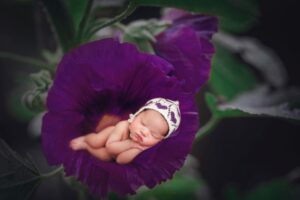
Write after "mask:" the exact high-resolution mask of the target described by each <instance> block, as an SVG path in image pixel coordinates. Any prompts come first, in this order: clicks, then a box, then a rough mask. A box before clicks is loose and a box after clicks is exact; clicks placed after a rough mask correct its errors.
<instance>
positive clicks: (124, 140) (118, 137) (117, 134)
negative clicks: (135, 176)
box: [105, 121, 133, 155]
mask: <svg viewBox="0 0 300 200" xmlns="http://www.w3.org/2000/svg"><path fill="white" fill-rule="evenodd" d="M128 126H129V123H128V121H122V122H119V123H118V124H117V125H116V128H115V130H114V131H113V133H112V134H111V135H110V137H109V138H108V139H107V142H106V146H105V147H106V149H107V151H108V152H109V153H110V154H112V155H118V154H119V153H122V152H123V151H126V150H128V149H130V148H131V147H132V144H133V142H132V141H131V140H130V139H128Z"/></svg>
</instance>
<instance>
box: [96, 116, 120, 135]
mask: <svg viewBox="0 0 300 200" xmlns="http://www.w3.org/2000/svg"><path fill="white" fill-rule="evenodd" d="M121 120H122V118H121V117H120V116H117V115H113V114H105V115H103V116H102V117H101V118H100V120H99V122H98V123H97V126H96V130H95V131H96V132H99V131H101V130H102V129H104V128H106V127H108V126H114V125H116V124H117V123H118V122H119V121H121Z"/></svg>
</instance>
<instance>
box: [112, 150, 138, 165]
mask: <svg viewBox="0 0 300 200" xmlns="http://www.w3.org/2000/svg"><path fill="white" fill-rule="evenodd" d="M141 152H142V150H141V149H139V148H131V149H129V150H126V151H124V152H122V153H120V154H119V155H118V156H117V158H116V162H117V163H119V164H127V163H130V162H131V161H132V160H133V159H134V158H135V157H136V156H137V155H138V154H140V153H141Z"/></svg>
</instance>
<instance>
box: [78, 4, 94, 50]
mask: <svg viewBox="0 0 300 200" xmlns="http://www.w3.org/2000/svg"><path fill="white" fill-rule="evenodd" d="M93 2H94V0H89V1H88V4H87V6H86V9H85V11H84V15H83V17H82V19H81V21H80V24H79V27H78V30H77V35H76V38H75V45H77V44H79V43H80V42H81V39H82V37H83V33H84V32H85V28H86V25H87V22H88V21H89V17H90V13H91V10H92V6H93Z"/></svg>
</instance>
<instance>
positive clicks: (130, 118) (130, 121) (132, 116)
mask: <svg viewBox="0 0 300 200" xmlns="http://www.w3.org/2000/svg"><path fill="white" fill-rule="evenodd" d="M133 119H134V115H133V114H129V119H128V120H127V121H128V122H129V123H132V122H133Z"/></svg>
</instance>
